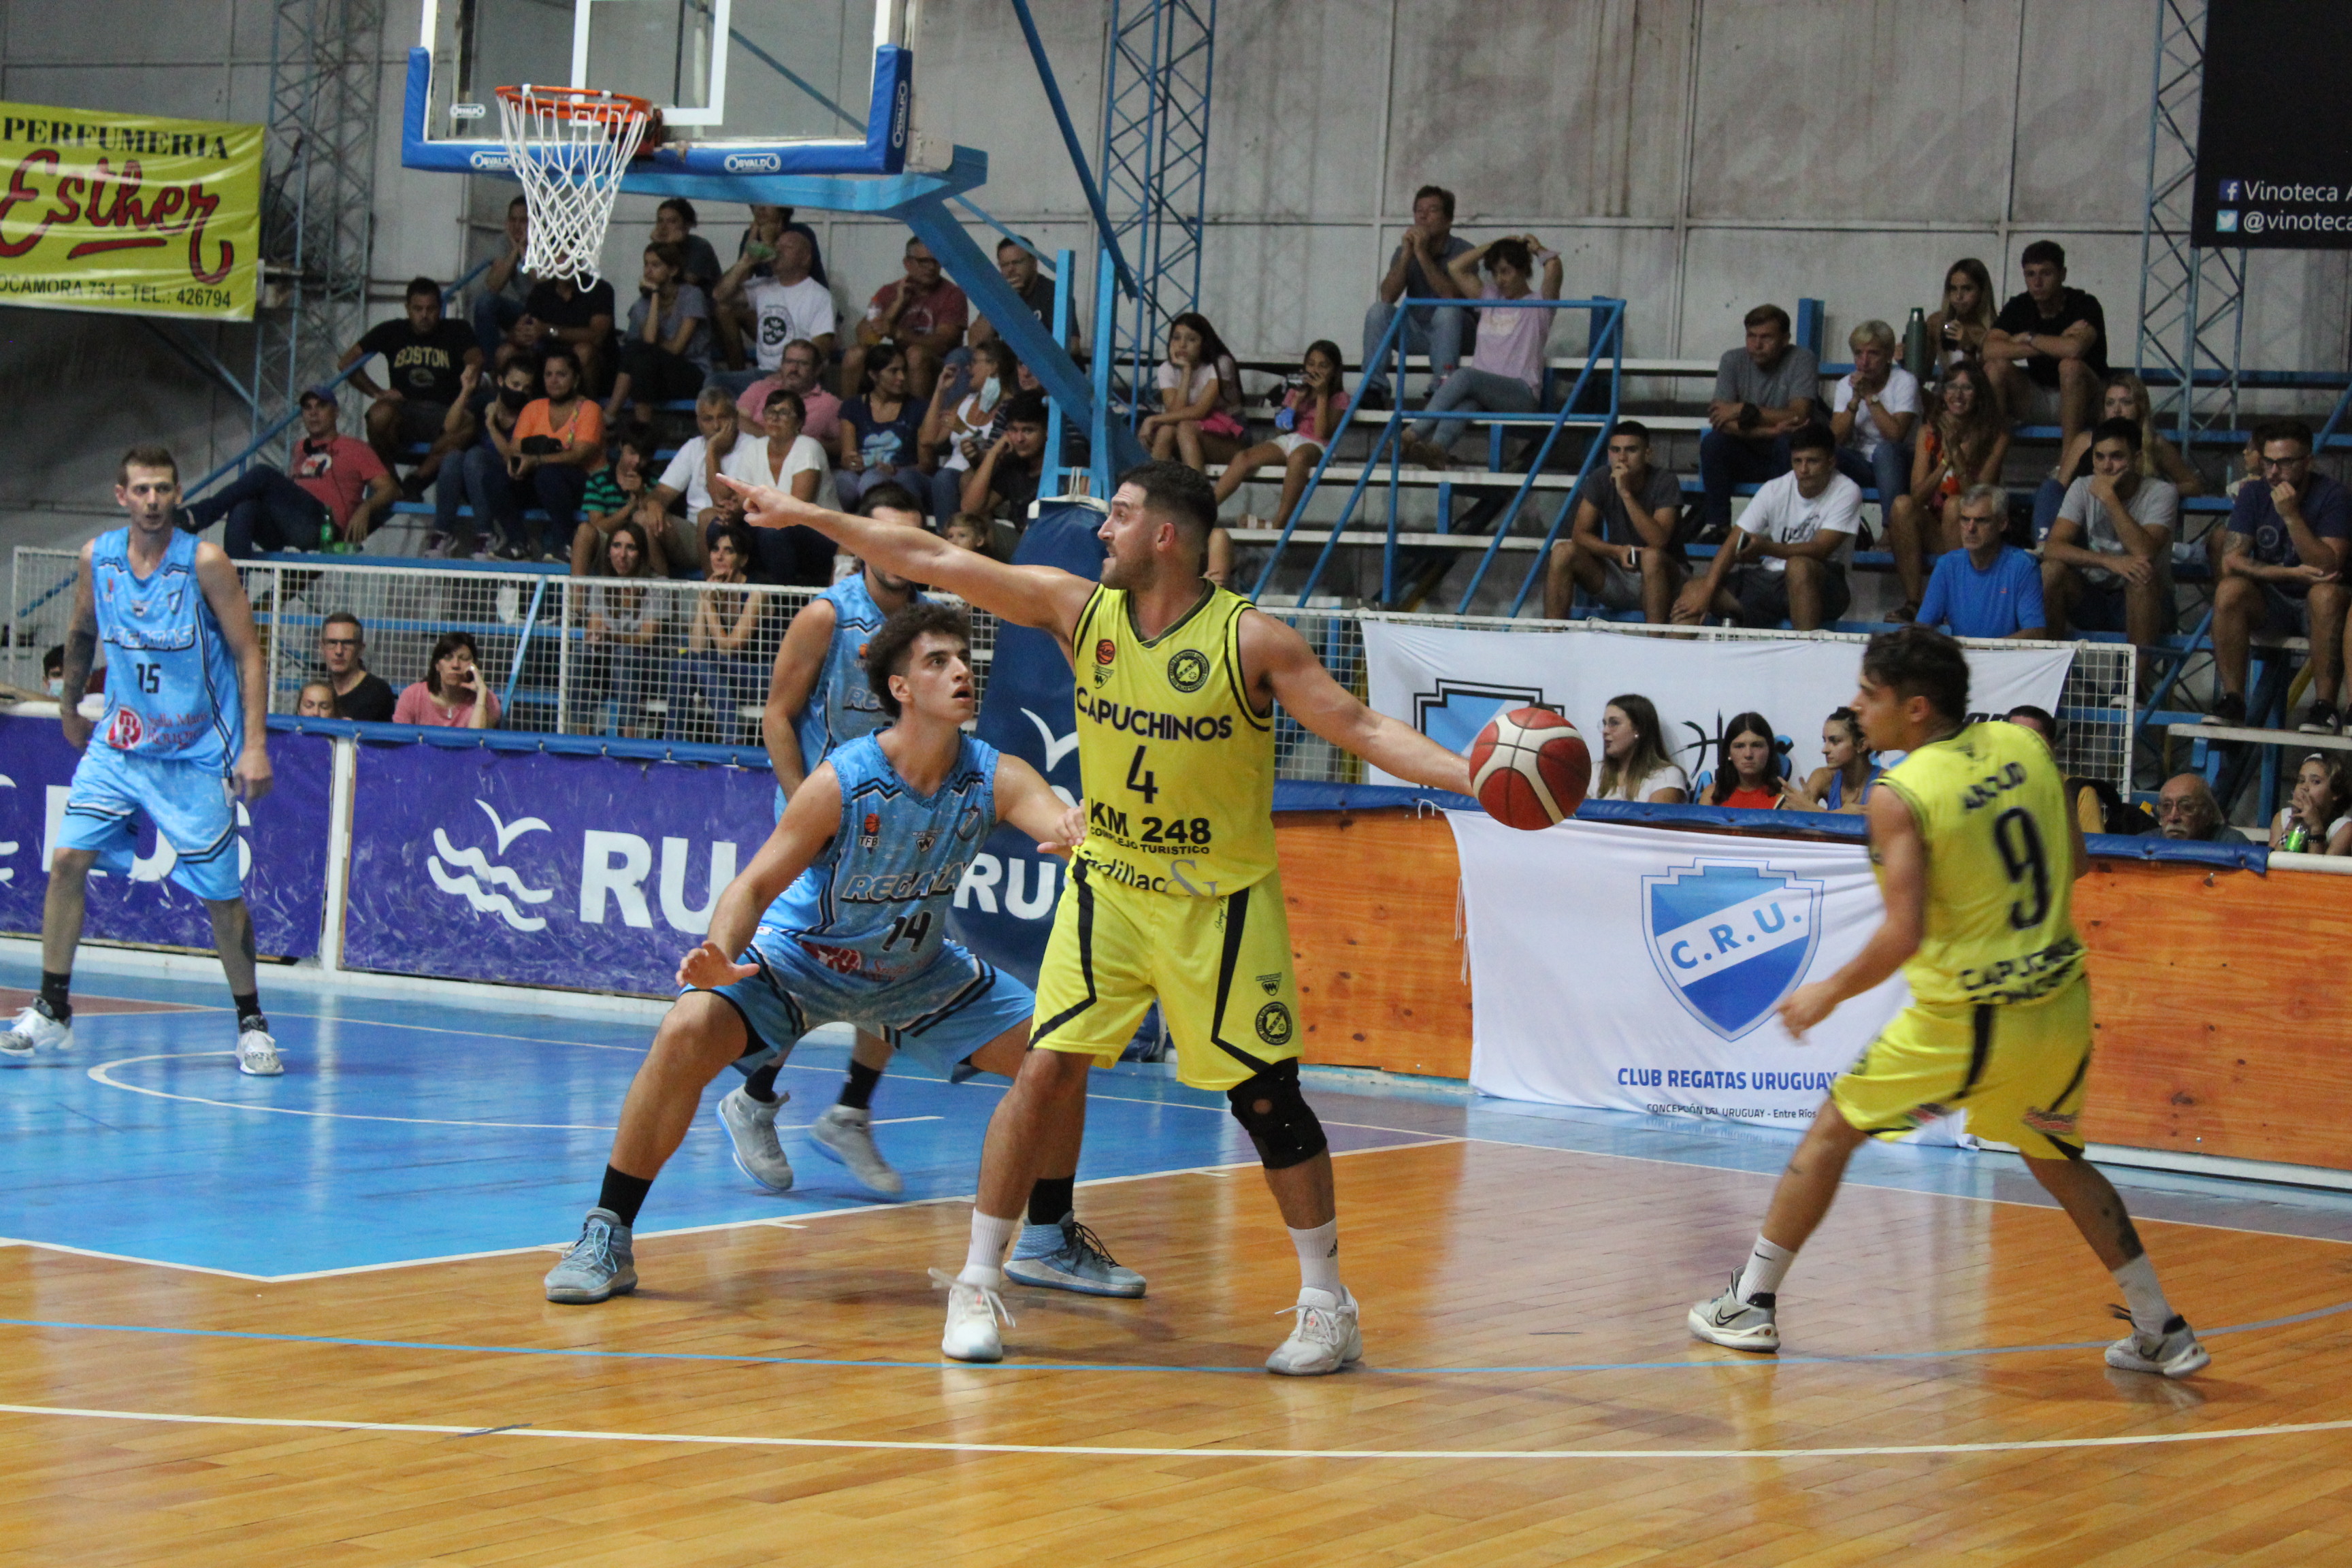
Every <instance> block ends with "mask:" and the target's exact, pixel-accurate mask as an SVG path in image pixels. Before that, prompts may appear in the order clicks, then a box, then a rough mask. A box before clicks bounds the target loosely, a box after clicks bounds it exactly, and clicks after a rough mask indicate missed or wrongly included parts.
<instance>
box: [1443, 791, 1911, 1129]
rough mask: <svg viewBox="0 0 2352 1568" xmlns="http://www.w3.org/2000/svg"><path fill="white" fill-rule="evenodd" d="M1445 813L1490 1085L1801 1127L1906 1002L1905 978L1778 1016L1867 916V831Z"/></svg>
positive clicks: (1475, 1052)
mask: <svg viewBox="0 0 2352 1568" xmlns="http://www.w3.org/2000/svg"><path fill="white" fill-rule="evenodd" d="M1447 816H1448V817H1449V819H1450V820H1451V821H1452V823H1453V826H1454V845H1455V847H1456V848H1457V849H1458V850H1459V851H1460V854H1461V858H1462V888H1463V897H1464V904H1465V911H1466V914H1467V923H1468V928H1469V931H1468V940H1469V947H1470V992H1471V1007H1472V1026H1471V1028H1472V1045H1471V1055H1470V1084H1471V1087H1472V1088H1474V1089H1478V1090H1480V1091H1481V1092H1483V1093H1486V1094H1492V1095H1499V1096H1501V1097H1503V1098H1505V1099H1509V1100H1541V1101H1546V1102H1549V1103H1551V1104H1555V1105H1589V1106H1598V1107H1601V1108H1604V1109H1610V1110H1644V1111H1650V1112H1654V1113H1661V1114H1684V1115H1705V1116H1726V1117H1735V1118H1738V1119H1741V1120H1745V1121H1753V1122H1758V1123H1761V1124H1763V1125H1767V1126H1774V1125H1777V1126H1782V1127H1789V1128H1792V1129H1801V1128H1803V1127H1804V1126H1805V1124H1806V1123H1807V1122H1809V1121H1811V1119H1812V1115H1813V1110H1814V1108H1815V1107H1816V1106H1818V1105H1819V1104H1820V1103H1821V1100H1822V1091H1823V1090H1825V1089H1827V1088H1828V1087H1829V1082H1830V1079H1832V1078H1834V1077H1835V1076H1836V1075H1837V1074H1838V1073H1839V1072H1841V1071H1843V1069H1844V1068H1847V1067H1848V1066H1850V1065H1851V1064H1852V1063H1853V1060H1854V1058H1857V1057H1859V1056H1860V1055H1861V1054H1862V1051H1863V1048H1864V1047H1865V1046H1867V1045H1868V1044H1869V1043H1870V1041H1871V1039H1872V1038H1873V1037H1874V1036H1875V1035H1876V1034H1877V1033H1878V1031H1879V1029H1880V1028H1882V1027H1883V1026H1885V1023H1886V1021H1887V1020H1888V1019H1889V1018H1892V1017H1893V1016H1895V1013H1896V1012H1898V1011H1899V1010H1900V1009H1901V1008H1902V1007H1903V1005H1905V1003H1906V1001H1907V1000H1908V999H1909V993H1908V991H1907V990H1906V988H1905V986H1904V984H1903V979H1902V976H1901V975H1899V974H1898V975H1896V976H1895V977H1894V978H1893V979H1890V980H1888V981H1887V982H1886V983H1885V984H1882V985H1880V986H1878V987H1877V988H1876V989H1874V990H1873V991H1870V992H1868V993H1866V994H1864V995H1861V996H1857V997H1855V998H1853V1000H1852V1001H1850V1002H1847V1003H1846V1004H1845V1005H1843V1006H1841V1007H1840V1008H1839V1009H1838V1010H1837V1011H1836V1012H1835V1013H1833V1014H1832V1015H1831V1016H1830V1017H1829V1019H1828V1020H1827V1021H1826V1022H1824V1023H1822V1025H1820V1026H1818V1027H1816V1028H1815V1029H1813V1030H1812V1032H1811V1034H1809V1035H1808V1036H1807V1037H1805V1038H1804V1039H1803V1040H1802V1041H1799V1040H1796V1039H1793V1038H1792V1037H1790V1034H1789V1032H1788V1030H1786V1029H1785V1028H1783V1027H1782V1026H1781V1025H1780V1019H1779V1018H1778V1017H1777V1016H1775V1015H1774V1013H1773V1011H1772V1009H1773V1007H1774V1006H1775V1005H1777V1004H1778V1003H1779V1002H1780V999H1781V998H1782V997H1783V996H1785V995H1787V994H1789V993H1790V991H1792V990H1794V989H1795V988H1796V987H1797V986H1799V985H1801V984H1804V983H1805V982H1806V981H1808V980H1819V979H1823V978H1825V977H1827V976H1828V975H1830V974H1832V973H1835V972H1836V971H1837V969H1838V967H1839V966H1840V965H1841V964H1843V963H1845V962H1846V961H1847V960H1848V959H1851V958H1852V957H1853V955H1854V954H1855V953H1856V952H1859V951H1860V950H1861V948H1862V946H1863V944H1864V942H1867V941H1868V940H1869V939H1870V934H1871V932H1872V931H1874V930H1876V929H1877V926H1878V922H1879V921H1880V919H1881V917H1882V916H1883V914H1884V913H1885V905H1884V904H1882V903H1881V902H1880V900H1879V896H1878V888H1877V885H1876V882H1875V881H1874V879H1873V878H1872V876H1871V871H1870V860H1869V856H1868V852H1867V851H1865V850H1864V848H1863V847H1861V846H1860V845H1856V844H1824V843H1815V842H1809V841H1802V840H1795V839H1765V838H1748V837H1733V836H1730V835H1727V834H1702V833H1676V832H1672V831H1667V830H1664V829H1659V828H1653V827H1638V826H1629V825H1624V824H1618V823H1605V822H1575V821H1570V822H1563V823H1561V824H1559V826H1555V827H1549V828H1546V829H1544V830H1543V831H1542V832H1540V833H1525V832H1521V831H1519V830H1518V829H1516V828H1511V827H1506V826H1503V825H1502V824H1500V823H1498V822H1496V821H1493V820H1492V819H1490V818H1488V817H1486V816H1484V815H1483V814H1480V813H1477V812H1461V811H1457V812H1449V813H1448V814H1447Z"/></svg>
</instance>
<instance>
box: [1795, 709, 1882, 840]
mask: <svg viewBox="0 0 2352 1568" xmlns="http://www.w3.org/2000/svg"><path fill="white" fill-rule="evenodd" d="M1885 771H1886V770H1885V768H1882V767H1880V766H1879V765H1878V763H1876V762H1874V761H1873V760H1872V758H1871V753H1870V745H1869V743H1868V742H1865V741H1864V739H1863V738H1862V720H1861V718H1860V716H1859V715H1857V714H1856V713H1855V712H1854V710H1853V709H1851V708H1840V709H1838V710H1836V711H1835V712H1833V713H1832V714H1831V715H1830V716H1829V718H1828V719H1827V720H1825V721H1823V722H1822V765H1821V766H1820V767H1817V768H1815V769H1814V770H1813V772H1812V776H1811V777H1810V778H1808V779H1807V780H1805V799H1806V800H1807V801H1808V802H1809V803H1810V805H1808V807H1807V809H1809V810H1812V811H1833V812H1837V813H1839V814H1841V815H1843V816H1860V815H1861V814H1862V811H1863V809H1864V807H1863V803H1864V801H1866V800H1867V799H1869V797H1870V786H1871V785H1873V784H1876V783H1877V782H1878V775H1879V774H1881V773H1885Z"/></svg>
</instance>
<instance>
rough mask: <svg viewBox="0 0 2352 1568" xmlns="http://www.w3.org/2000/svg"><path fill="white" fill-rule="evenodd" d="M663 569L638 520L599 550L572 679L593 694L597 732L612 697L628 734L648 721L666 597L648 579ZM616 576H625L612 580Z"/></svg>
mask: <svg viewBox="0 0 2352 1568" xmlns="http://www.w3.org/2000/svg"><path fill="white" fill-rule="evenodd" d="M658 575H659V574H658V573H657V572H656V570H655V568H654V564H653V544H652V541H651V540H650V538H649V537H648V536H647V535H646V531H645V529H644V528H643V527H642V526H641V525H640V524H638V523H637V522H635V521H623V522H621V523H619V524H618V525H616V526H615V527H614V530H613V531H612V534H611V536H610V537H609V538H608V539H607V540H606V541H605V543H604V550H603V552H601V553H600V554H599V555H598V558H597V562H596V580H595V581H593V582H591V583H590V584H588V585H587V590H586V593H585V594H584V595H583V597H584V598H585V599H586V601H587V621H586V624H585V626H583V628H582V633H581V640H582V642H583V645H584V647H583V654H584V655H585V657H584V658H583V666H584V668H582V669H580V670H579V671H578V672H577V673H576V674H575V675H574V676H573V678H572V679H573V682H574V689H575V690H578V691H580V692H581V693H583V695H584V696H586V698H587V699H588V706H589V709H590V711H589V712H588V713H587V714H586V715H584V716H585V717H586V718H587V719H588V720H589V722H588V723H587V724H586V725H585V726H583V727H584V728H585V729H586V730H587V731H588V732H590V733H591V734H593V733H595V732H596V731H600V730H602V729H604V722H603V713H602V711H601V710H602V709H603V707H604V700H605V699H607V698H610V699H611V700H612V702H613V705H614V721H615V728H617V729H618V731H620V732H621V733H622V734H624V735H628V736H635V735H636V734H638V733H639V732H640V731H641V730H642V729H643V727H644V724H645V712H646V696H647V694H649V693H650V692H651V691H652V689H653V679H652V677H653V648H654V644H655V643H656V642H657V641H658V640H659V639H660V637H661V629H662V605H661V601H660V600H659V599H658V598H657V597H656V595H654V593H653V591H652V589H651V588H649V587H648V586H647V584H649V583H650V582H651V581H652V580H653V579H654V578H655V577H656V576H658ZM614 578H618V579H620V581H618V582H614V581H609V579H614Z"/></svg>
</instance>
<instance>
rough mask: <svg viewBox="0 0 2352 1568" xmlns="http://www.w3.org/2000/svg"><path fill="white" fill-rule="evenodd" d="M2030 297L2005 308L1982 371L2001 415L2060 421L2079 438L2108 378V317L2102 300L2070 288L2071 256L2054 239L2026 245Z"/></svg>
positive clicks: (2022, 261) (2070, 436)
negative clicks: (1997, 396)
mask: <svg viewBox="0 0 2352 1568" xmlns="http://www.w3.org/2000/svg"><path fill="white" fill-rule="evenodd" d="M2018 259H2019V265H2020V267H2021V270H2022V271H2023V272H2024V274H2025V292H2024V293H2022V294H2020V295H2018V296H2017V297H2016V298H2015V299H2012V300H2010V302H2009V303H2008V304H2006V305H2003V306H2002V307H2001V308H2000V315H1999V316H1997V317H1995V318H1994V319H1993V323H1992V331H1990V332H1988V333H1986V334H1985V342H1984V367H1985V370H1986V373H1987V374H1990V376H1991V377H1992V384H1993V390H1994V391H1996V392H1998V393H2000V401H2001V410H2002V412H2003V413H2005V414H2006V415H2007V416H2009V417H2010V418H2011V419H2013V420H2016V421H2017V422H2019V423H2020V424H2024V425H2048V424H2052V423H2055V424H2056V425H2057V426H2059V427H2060V429H2061V430H2062V431H2063V438H2064V440H2065V441H2066V442H2067V443H2069V445H2068V446H2067V448H2066V449H2067V450H2069V451H2072V450H2073V449H2074V447H2073V446H2072V443H2073V441H2074V438H2075V437H2077V436H2079V435H2081V434H2082V433H2083V432H2084V431H2085V430H2088V429H2089V428H2090V427H2091V426H2094V425H2095V424H2097V423H2098V419H2099V390H2100V387H2101V386H2102V384H2104V383H2105V381H2106V378H2107V316H2106V312H2105V310H2101V309H2100V308H2099V301H2098V300H2096V299H2095V298H2093V297H2092V296H2091V295H2088V294H2085V293H2084V292H2083V290H2081V289H2069V288H2067V287H2066V251H2065V248H2064V247H2063V246H2061V245H2060V244H2059V243H2058V242H2057V241H2056V240H2054V239H2037V240H2035V241H2034V242H2033V243H2032V245H2029V246H2027V247H2025V250H2024V252H2023V254H2022V255H2021V256H2020V258H2018Z"/></svg>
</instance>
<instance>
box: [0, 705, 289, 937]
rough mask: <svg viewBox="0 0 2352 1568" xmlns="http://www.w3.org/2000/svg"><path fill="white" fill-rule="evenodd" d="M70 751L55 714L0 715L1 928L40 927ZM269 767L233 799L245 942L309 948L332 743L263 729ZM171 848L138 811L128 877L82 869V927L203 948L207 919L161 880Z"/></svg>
mask: <svg viewBox="0 0 2352 1568" xmlns="http://www.w3.org/2000/svg"><path fill="white" fill-rule="evenodd" d="M80 761H81V753H80V752H77V751H75V750H74V749H73V748H72V747H70V746H68V745H67V744H66V742H65V734H64V731H62V730H61V729H59V727H58V721H56V720H55V719H36V718H26V717H17V716H15V715H0V931H10V932H22V933H24V934H26V935H28V936H32V935H38V934H39V932H40V929H41V901H42V900H43V898H44V897H45V896H46V895H47V891H48V885H49V875H48V866H49V851H50V848H51V847H53V845H54V844H55V842H56V840H57V836H58V826H59V825H60V824H61V823H62V822H63V820H64V817H65V808H66V796H67V795H68V793H69V791H70V790H71V788H72V784H73V772H74V768H75V766H76V764H78V763H79V762H80ZM269 766H270V771H271V773H273V774H274V775H275V777H276V783H275V784H274V785H273V786H272V787H271V789H270V792H269V793H268V795H264V796H263V797H262V798H261V799H260V800H258V801H257V802H255V803H254V804H253V805H243V804H239V805H238V806H237V808H236V820H237V837H238V840H239V846H238V850H237V859H238V865H239V868H240V869H241V870H242V871H243V873H244V877H245V901H246V904H247V907H248V908H249V909H251V910H252V911H253V936H254V944H255V946H256V947H257V948H258V949H259V951H260V952H263V953H265V954H268V956H270V957H273V958H313V957H316V956H317V955H318V952H319V937H320V931H321V930H322V928H323V926H324V924H325V920H326V900H327V824H328V817H329V815H330V810H331V807H330V799H329V797H330V794H331V784H332V783H333V779H334V742H331V741H330V740H328V739H326V738H325V737H323V736H319V735H294V734H283V733H275V732H273V733H272V734H271V735H270V737H269ZM174 858H176V857H175V856H174V855H173V852H172V850H171V847H169V846H168V845H158V844H157V842H156V838H155V828H154V825H153V824H152V823H150V822H148V821H147V820H146V819H145V818H144V817H143V816H142V818H141V819H140V823H139V858H138V861H137V863H136V864H135V865H134V866H133V867H132V868H131V875H130V877H129V878H128V879H125V878H122V877H119V876H110V875H108V874H106V873H105V872H102V871H93V872H91V874H90V879H89V919H88V921H87V923H86V924H85V925H84V927H83V931H84V934H86V935H88V936H90V937H93V938H97V939H99V940H101V941H107V942H152V943H155V944H157V945H159V946H165V947H194V948H210V947H211V946H212V944H213V929H212V921H211V918H210V917H209V916H207V915H206V914H205V906H204V903H203V901H202V900H199V899H198V898H197V897H196V896H195V895H194V893H191V892H189V891H188V890H187V889H184V888H183V887H181V886H179V885H178V884H177V883H175V882H173V881H171V880H170V879H169V874H170V871H171V868H172V862H173V859H174Z"/></svg>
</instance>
